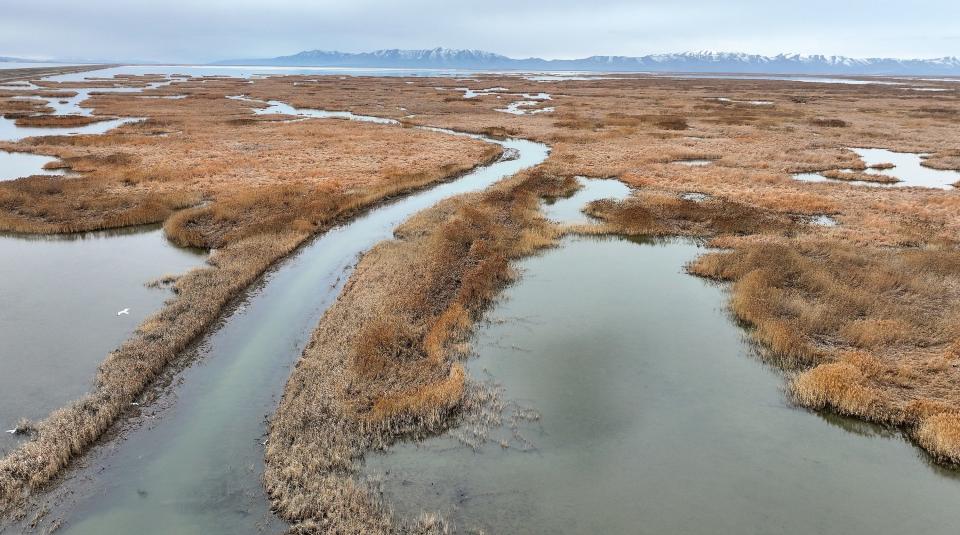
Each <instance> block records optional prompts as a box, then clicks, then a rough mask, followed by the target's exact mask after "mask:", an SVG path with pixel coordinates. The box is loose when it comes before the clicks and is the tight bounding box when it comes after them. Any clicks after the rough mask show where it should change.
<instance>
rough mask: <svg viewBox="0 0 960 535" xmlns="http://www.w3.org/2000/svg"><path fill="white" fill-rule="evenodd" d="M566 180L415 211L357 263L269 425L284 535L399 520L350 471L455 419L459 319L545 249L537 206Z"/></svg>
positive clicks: (461, 392) (383, 525) (377, 527)
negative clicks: (366, 457) (290, 527)
mask: <svg viewBox="0 0 960 535" xmlns="http://www.w3.org/2000/svg"><path fill="white" fill-rule="evenodd" d="M571 184H575V182H573V181H571V180H569V179H560V178H556V177H552V176H548V175H544V174H542V173H539V172H529V173H525V174H522V175H521V176H519V177H517V178H514V179H511V180H509V181H507V182H505V183H502V184H500V185H498V186H495V187H494V188H492V189H490V190H487V191H486V192H484V193H480V194H472V195H466V196H462V197H459V198H455V199H452V200H449V201H445V202H442V203H440V204H439V205H437V206H435V207H433V208H431V209H429V210H427V211H425V212H422V213H420V214H418V215H417V216H415V217H413V218H412V219H411V220H409V221H407V222H406V223H404V224H403V225H401V227H400V228H398V230H397V232H396V235H397V237H398V239H397V240H394V241H390V242H384V243H381V244H380V245H378V246H377V247H375V248H374V249H373V250H371V251H370V252H369V253H368V254H366V255H365V256H364V258H363V259H362V260H361V262H360V264H359V265H358V266H357V268H356V271H355V272H354V274H353V276H352V277H351V279H350V282H349V283H348V284H347V287H346V288H345V289H344V292H343V293H342V294H341V295H340V297H339V298H338V300H337V302H336V303H335V304H334V306H333V307H331V309H330V310H328V312H327V313H326V315H325V316H324V318H323V320H322V321H321V323H320V325H319V327H318V328H317V330H316V331H315V333H314V336H313V338H312V340H311V342H310V344H309V346H308V347H307V349H306V351H305V352H304V355H303V357H302V358H301V360H300V361H299V363H298V365H297V368H296V370H295V371H294V373H293V374H292V376H291V378H290V380H289V382H288V384H287V388H286V390H285V392H284V397H283V399H282V400H281V403H280V407H279V408H278V410H277V412H276V414H275V416H274V418H273V419H272V421H271V424H270V439H269V445H268V447H267V453H266V457H267V471H266V475H265V482H266V485H267V489H268V491H269V493H270V496H271V499H272V500H273V503H274V505H275V507H276V508H277V510H278V511H279V512H280V513H281V514H282V515H283V516H284V517H285V518H287V519H288V520H290V521H293V522H295V523H296V524H295V526H296V527H295V528H294V529H303V530H308V531H309V532H319V531H323V532H344V533H345V532H354V531H353V530H360V531H364V532H371V533H388V532H392V531H394V530H395V529H398V526H401V525H402V524H401V523H402V522H403V521H402V520H401V519H397V518H394V517H393V516H392V515H391V514H390V513H389V512H388V511H387V509H386V508H385V507H384V506H383V505H382V504H380V503H379V501H378V498H377V497H376V496H375V493H373V492H371V491H370V490H369V489H367V490H366V491H365V490H364V487H363V485H362V483H360V482H358V481H357V480H356V479H354V477H353V476H352V474H353V473H354V463H355V462H356V461H357V460H358V459H359V458H360V457H362V455H363V454H364V453H365V452H366V451H368V450H371V449H377V448H383V447H386V446H387V445H388V444H390V443H392V442H393V441H395V440H397V439H398V438H401V437H407V436H423V435H425V434H429V433H433V432H436V431H439V430H442V429H444V428H445V427H446V426H447V425H449V423H450V422H451V421H453V419H455V418H456V415H457V413H458V411H459V409H460V407H461V404H462V403H463V400H464V396H465V383H466V374H465V371H464V369H463V367H462V365H461V364H460V363H459V362H458V358H457V357H458V356H459V355H461V354H462V353H463V351H464V341H465V339H466V336H467V335H468V334H469V331H470V327H471V325H472V322H473V320H474V319H475V318H476V317H477V316H478V314H479V313H480V312H481V311H482V310H483V309H484V308H485V307H486V306H487V304H488V303H489V302H490V301H491V300H492V299H493V298H494V296H495V294H496V292H497V290H498V289H499V288H501V287H502V286H503V285H505V284H507V283H508V282H509V281H510V280H511V277H512V272H511V269H510V264H509V261H510V259H512V258H515V257H517V256H519V255H522V254H528V253H529V252H531V251H533V250H535V249H536V248H540V247H544V246H547V245H550V244H551V243H552V242H553V239H554V238H555V236H556V229H554V228H553V227H552V226H550V225H549V224H548V223H546V222H545V221H543V220H542V219H541V218H540V217H539V211H538V200H539V198H540V197H541V196H543V195H548V194H552V195H556V194H560V193H563V192H565V189H566V188H569V187H570V186H571ZM423 524H424V519H420V520H419V521H418V523H417V524H416V525H423ZM425 525H427V526H433V527H432V528H431V529H439V526H440V524H438V523H437V522H436V521H430V522H426V523H425ZM403 529H405V530H410V529H413V528H412V527H411V525H410V524H406V525H405V527H404V528H403ZM444 529H446V528H444ZM414 531H417V529H414ZM305 532H306V531H305Z"/></svg>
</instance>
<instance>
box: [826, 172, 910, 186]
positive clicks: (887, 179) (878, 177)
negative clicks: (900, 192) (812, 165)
mask: <svg viewBox="0 0 960 535" xmlns="http://www.w3.org/2000/svg"><path fill="white" fill-rule="evenodd" d="M820 174H821V175H823V176H825V177H827V178H831V179H833V180H847V181H850V180H855V181H860V182H876V183H878V184H896V183H897V182H900V179H899V178H897V177H892V176H890V175H882V174H873V173H864V172H861V171H840V170H837V169H830V170H827V171H823V172H821V173H820Z"/></svg>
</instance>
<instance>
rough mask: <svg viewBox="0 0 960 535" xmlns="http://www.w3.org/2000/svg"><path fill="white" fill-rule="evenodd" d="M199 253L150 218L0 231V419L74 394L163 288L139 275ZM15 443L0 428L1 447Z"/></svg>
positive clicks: (175, 266)
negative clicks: (126, 224) (104, 227)
mask: <svg viewBox="0 0 960 535" xmlns="http://www.w3.org/2000/svg"><path fill="white" fill-rule="evenodd" d="M205 258H206V254H205V253H203V252H200V251H195V250H190V249H181V248H177V247H174V246H173V245H172V244H170V242H168V241H167V240H166V238H164V236H163V231H162V230H160V229H159V228H158V227H140V228H130V229H124V230H116V231H102V232H88V233H82V234H71V235H55V236H21V235H0V302H2V303H3V306H2V307H0V369H2V370H3V373H2V374H0V427H2V428H3V429H10V428H12V427H14V425H15V424H16V422H17V420H18V419H19V418H21V417H26V418H30V419H34V420H35V419H39V418H42V417H44V416H46V415H47V414H48V413H49V412H50V411H51V410H53V409H56V408H58V407H60V406H62V405H64V404H66V403H67V402H69V401H72V400H73V399H76V398H78V397H80V395H81V394H83V393H84V392H86V391H87V390H88V389H89V387H90V385H91V382H92V380H93V377H94V374H95V373H96V369H97V365H99V364H100V362H102V361H103V359H104V358H105V357H106V356H107V353H109V352H110V351H111V350H113V349H114V348H116V347H117V346H118V345H119V344H120V343H121V342H122V341H124V340H125V339H126V338H127V337H128V336H129V335H130V333H132V332H133V330H134V329H135V328H136V327H137V325H139V324H140V323H141V322H142V321H143V320H144V319H145V318H147V317H148V316H149V315H150V314H151V313H152V312H154V311H156V310H158V309H159V308H160V306H161V305H162V304H163V302H164V301H165V300H166V299H168V298H169V297H171V295H172V294H171V293H170V291H169V290H167V289H165V288H148V287H147V286H146V283H148V282H150V281H152V280H154V279H156V278H158V277H162V276H164V275H170V274H181V273H184V272H186V271H187V270H189V269H191V268H193V267H196V266H199V265H202V264H203V263H204V260H205ZM121 311H125V312H123V313H122V314H119V313H120V312H121ZM16 443H17V438H16V437H14V436H12V435H11V434H8V433H3V434H2V435H0V449H2V450H9V449H10V448H11V447H12V446H14V445H15V444H16Z"/></svg>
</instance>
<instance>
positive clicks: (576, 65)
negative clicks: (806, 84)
mask: <svg viewBox="0 0 960 535" xmlns="http://www.w3.org/2000/svg"><path fill="white" fill-rule="evenodd" d="M217 64H220V65H284V66H312V67H374V68H444V69H472V70H545V71H550V70H577V71H627V72H637V71H647V72H729V73H785V74H873V75H960V59H958V58H956V57H943V58H934V59H892V58H866V59H858V58H849V57H845V56H825V55H801V54H778V55H776V56H761V55H758V54H745V53H741V52H713V51H698V52H682V53H678V54H652V55H647V56H640V57H632V56H591V57H588V58H582V59H557V60H547V59H540V58H526V59H515V58H509V57H507V56H503V55H500V54H494V53H492V52H485V51H482V50H459V49H449V48H432V49H423V50H400V49H389V50H376V51H374V52H360V53H352V52H329V51H324V50H310V51H305V52H300V53H298V54H294V55H292V56H280V57H276V58H263V59H234V60H224V61H219V62H217Z"/></svg>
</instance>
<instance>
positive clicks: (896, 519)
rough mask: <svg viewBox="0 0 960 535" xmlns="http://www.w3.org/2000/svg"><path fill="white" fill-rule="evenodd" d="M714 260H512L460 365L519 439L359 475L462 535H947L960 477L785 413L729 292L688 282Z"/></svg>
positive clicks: (669, 244) (608, 251)
mask: <svg viewBox="0 0 960 535" xmlns="http://www.w3.org/2000/svg"><path fill="white" fill-rule="evenodd" d="M703 252H704V250H703V249H702V248H700V247H698V246H697V245H695V244H693V243H691V242H688V241H665V242H663V241H661V242H654V241H637V242H633V241H630V240H626V239H615V238H614V239H610V238H607V239H599V238H569V239H566V240H564V241H563V243H562V244H561V246H560V247H559V248H557V249H553V250H549V251H547V252H546V253H544V254H541V255H539V256H535V257H532V258H529V259H526V260H524V261H522V262H520V265H519V268H520V271H521V273H522V277H521V279H520V281H519V282H518V283H516V284H515V285H513V286H511V287H510V288H509V289H508V290H507V291H506V295H505V296H504V298H503V299H502V300H501V302H500V303H498V304H497V305H496V306H495V308H494V309H493V310H492V311H491V312H490V313H489V314H488V316H487V320H488V321H487V322H486V323H485V324H484V325H483V326H482V327H481V328H480V329H479V332H478V333H477V335H476V337H475V340H474V344H473V347H474V349H475V351H476V353H477V356H476V357H475V358H473V359H472V360H470V361H469V362H468V368H469V370H470V373H471V375H472V376H473V377H474V378H476V379H478V380H481V381H487V382H492V383H495V384H498V385H499V386H500V387H501V388H502V389H503V394H502V396H503V398H504V400H506V401H508V402H510V403H509V404H508V409H507V411H506V413H507V414H505V417H504V420H505V421H506V422H507V423H508V424H509V422H510V421H511V420H513V422H514V426H513V427H512V428H511V426H510V425H505V426H504V428H501V429H494V430H492V431H491V432H490V441H489V442H487V443H486V444H484V445H483V446H482V447H481V448H480V450H479V451H474V450H473V449H470V448H468V447H466V446H463V445H462V444H461V443H460V442H459V441H458V440H457V439H455V438H453V437H452V436H449V435H445V436H442V437H439V438H435V439H430V440H427V441H425V442H422V443H416V444H414V443H403V444H400V445H397V446H395V447H393V448H392V449H390V450H389V451H388V452H387V453H386V454H374V455H368V457H367V463H366V468H365V471H366V472H367V473H368V474H372V475H373V477H375V478H376V477H378V475H382V476H379V477H382V478H383V481H382V488H383V490H384V494H385V498H386V499H387V501H388V502H389V503H392V504H393V506H394V507H395V508H396V510H397V511H398V512H400V513H402V514H411V515H412V514H418V513H419V512H420V511H424V510H425V511H439V512H441V513H443V514H444V515H445V516H447V518H448V519H450V520H452V521H454V522H455V524H456V525H457V527H458V529H459V531H460V532H471V531H470V530H471V529H475V530H481V529H482V530H483V531H484V532H486V533H651V534H661V533H710V534H737V535H741V534H750V533H756V534H761V533H762V534H774V533H776V534H780V533H782V534H798V533H845V534H856V533H863V534H875V533H915V534H917V533H924V534H934V533H936V534H948V533H955V530H956V526H957V525H960V508H958V507H956V504H957V503H958V500H960V480H958V479H957V478H956V477H955V476H954V475H952V474H949V473H946V472H942V471H940V470H938V469H936V468H933V467H931V466H929V465H928V464H927V462H926V460H925V459H924V457H923V456H922V455H920V454H919V453H918V451H917V450H916V449H915V448H914V447H913V446H912V445H911V444H909V443H907V442H906V441H904V440H903V439H901V438H900V437H899V436H898V435H895V434H887V433H885V432H883V431H882V430H880V429H878V428H875V427H872V426H869V425H866V424H861V423H857V422H853V421H848V420H844V419H839V418H834V417H824V416H819V415H817V414H815V413H811V412H807V411H804V410H799V409H796V408H793V407H791V406H790V405H789V404H788V403H787V402H786V401H785V399H784V393H783V391H782V385H783V378H782V376H781V374H780V373H778V372H775V371H773V370H771V369H769V368H767V367H765V366H764V365H763V364H761V363H760V362H759V361H758V360H757V359H756V358H755V357H754V356H753V355H752V353H751V350H750V346H749V345H748V343H747V342H745V340H744V339H743V332H742V331H741V330H740V329H739V328H738V327H736V326H735V325H734V323H733V322H732V321H731V320H730V318H729V317H728V314H727V312H726V306H727V305H726V303H727V295H726V293H725V292H724V290H723V289H722V288H720V287H718V286H716V285H712V284H710V283H708V282H706V281H703V280H701V279H698V278H695V277H693V276H690V275H687V274H685V273H684V272H683V266H684V264H685V263H686V262H689V261H690V260H692V259H693V258H695V257H696V256H698V255H699V254H702V253H703ZM512 411H516V413H517V414H521V415H525V417H522V418H512V417H510V414H513V412H512ZM534 411H535V413H536V414H538V415H539V418H538V419H536V420H535V421H534V420H532V419H531V418H530V417H529V415H530V414H532V413H533V412H534ZM504 446H506V447H504Z"/></svg>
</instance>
